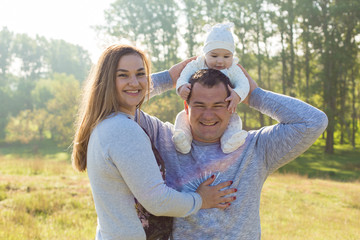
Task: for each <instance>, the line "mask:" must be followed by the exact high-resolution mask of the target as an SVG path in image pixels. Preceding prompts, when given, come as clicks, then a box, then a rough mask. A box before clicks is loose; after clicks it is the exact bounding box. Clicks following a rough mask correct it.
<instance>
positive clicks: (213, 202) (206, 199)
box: [196, 175, 237, 209]
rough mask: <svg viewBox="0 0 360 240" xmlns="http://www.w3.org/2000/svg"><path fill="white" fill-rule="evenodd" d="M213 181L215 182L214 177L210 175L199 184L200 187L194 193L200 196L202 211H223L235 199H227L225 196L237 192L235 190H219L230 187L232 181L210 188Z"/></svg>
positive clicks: (231, 197)
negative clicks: (213, 209)
mask: <svg viewBox="0 0 360 240" xmlns="http://www.w3.org/2000/svg"><path fill="white" fill-rule="evenodd" d="M214 180H215V176H214V175H212V176H211V177H210V178H209V179H207V180H206V181H204V182H203V183H202V184H200V186H199V187H198V189H197V190H196V192H197V193H198V194H200V196H201V198H202V205H201V208H202V209H206V208H220V209H225V208H227V207H229V206H230V205H231V204H230V202H232V201H234V200H235V199H236V197H235V196H228V197H225V196H226V195H229V194H232V193H235V192H237V189H235V188H230V189H226V190H222V191H221V189H223V188H225V187H228V186H230V185H231V184H232V181H227V182H223V183H219V184H218V185H215V186H210V184H212V183H213V182H214Z"/></svg>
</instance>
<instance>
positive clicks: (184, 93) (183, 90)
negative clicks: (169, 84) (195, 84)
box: [179, 83, 191, 101]
mask: <svg viewBox="0 0 360 240" xmlns="http://www.w3.org/2000/svg"><path fill="white" fill-rule="evenodd" d="M190 89H191V84H190V83H186V84H184V85H182V86H181V87H180V88H179V95H180V97H181V98H182V99H184V100H185V101H186V100H187V99H188V97H189V94H190Z"/></svg>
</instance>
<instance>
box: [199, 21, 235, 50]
mask: <svg viewBox="0 0 360 240" xmlns="http://www.w3.org/2000/svg"><path fill="white" fill-rule="evenodd" d="M233 26H234V23H232V22H230V23H218V24H216V25H215V26H213V27H211V26H210V25H205V26H204V30H206V31H208V32H209V33H208V35H207V37H206V41H205V44H204V48H203V51H204V54H206V53H208V52H210V51H211V50H214V49H218V48H222V49H226V50H229V51H230V52H232V53H234V51H235V43H234V38H233V35H232V33H231V31H230V29H231V28H232V27H233Z"/></svg>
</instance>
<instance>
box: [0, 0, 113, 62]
mask: <svg viewBox="0 0 360 240" xmlns="http://www.w3.org/2000/svg"><path fill="white" fill-rule="evenodd" d="M114 1H115V0H61V1H59V0H0V30H1V29H2V28H3V27H7V28H8V30H9V31H11V32H13V33H26V34H28V35H29V36H31V37H35V36H36V35H39V36H43V37H45V38H47V39H63V40H65V41H66V42H69V43H72V44H76V45H80V46H82V47H83V48H84V49H86V50H87V51H89V53H90V56H91V59H92V61H93V62H96V61H97V59H98V57H99V56H100V54H101V52H102V49H103V48H104V46H105V45H106V43H105V42H104V39H103V38H102V36H98V35H97V33H96V32H95V30H93V29H92V28H91V26H94V25H102V24H104V23H105V20H104V10H105V9H108V8H109V7H110V4H111V3H112V2H114Z"/></svg>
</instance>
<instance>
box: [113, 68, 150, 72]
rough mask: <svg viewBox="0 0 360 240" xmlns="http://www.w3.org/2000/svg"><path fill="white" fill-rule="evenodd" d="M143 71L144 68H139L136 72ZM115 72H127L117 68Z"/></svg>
mask: <svg viewBox="0 0 360 240" xmlns="http://www.w3.org/2000/svg"><path fill="white" fill-rule="evenodd" d="M144 70H145V68H139V69H138V70H136V71H137V72H140V71H144ZM116 71H117V72H129V71H128V70H126V69H121V68H119V69H118V70H116Z"/></svg>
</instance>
